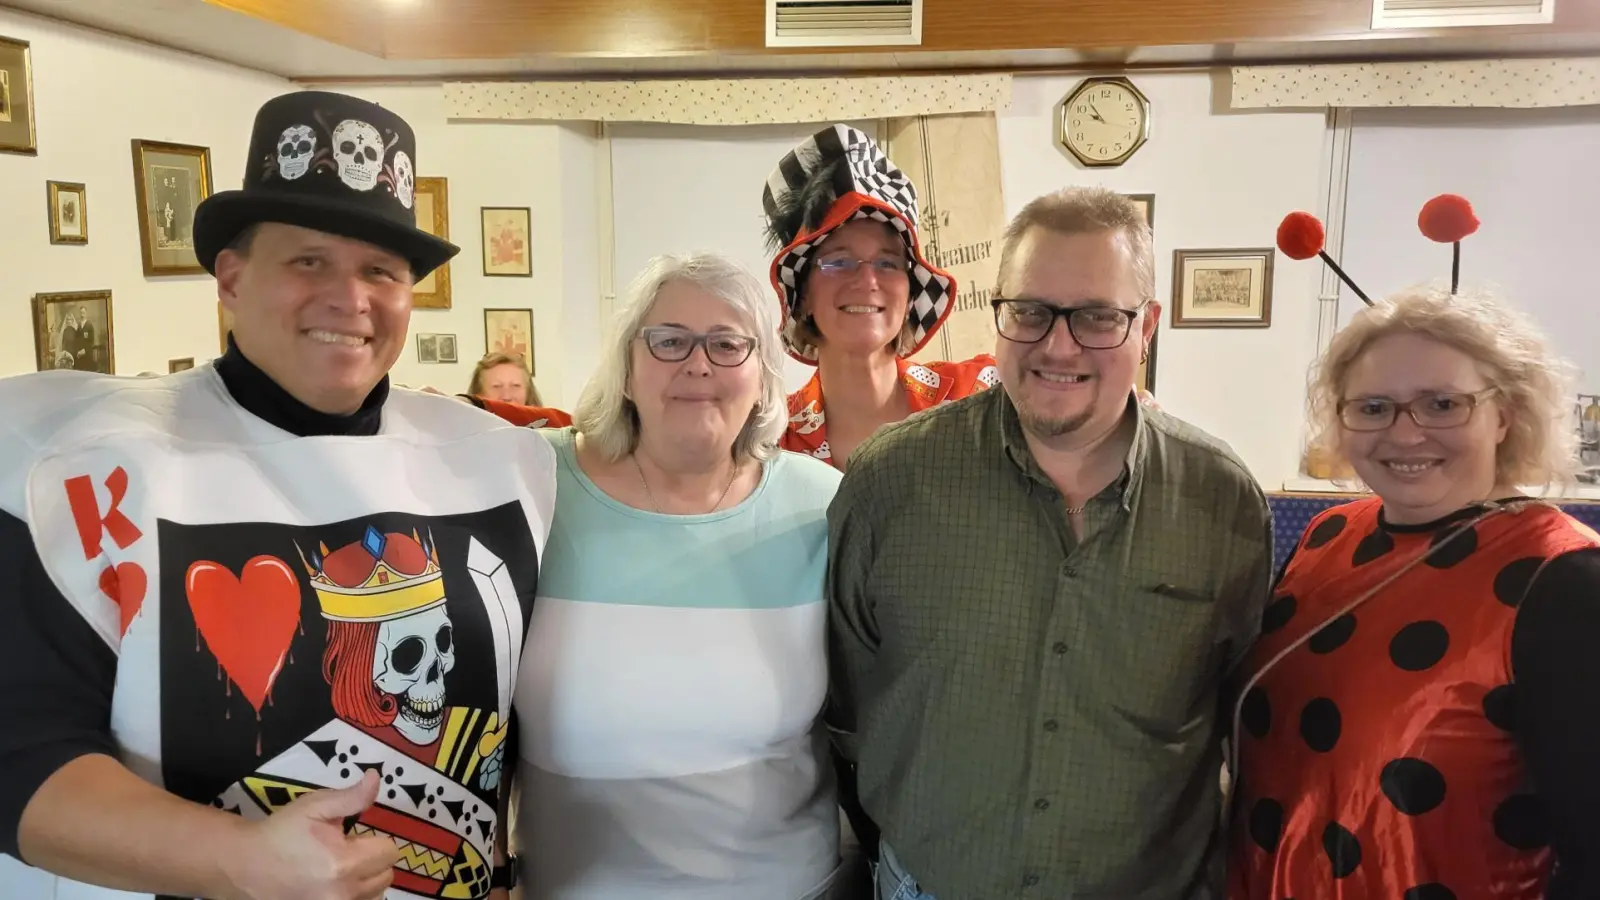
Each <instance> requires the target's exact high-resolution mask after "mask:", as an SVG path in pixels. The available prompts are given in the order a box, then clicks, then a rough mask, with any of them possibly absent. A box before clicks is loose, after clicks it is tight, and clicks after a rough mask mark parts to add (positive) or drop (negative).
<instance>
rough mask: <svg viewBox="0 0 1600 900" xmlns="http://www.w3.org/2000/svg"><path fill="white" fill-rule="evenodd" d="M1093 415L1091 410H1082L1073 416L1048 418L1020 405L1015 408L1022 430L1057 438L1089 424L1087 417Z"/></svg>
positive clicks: (1038, 435) (1043, 436)
mask: <svg viewBox="0 0 1600 900" xmlns="http://www.w3.org/2000/svg"><path fill="white" fill-rule="evenodd" d="M1093 415H1094V411H1093V410H1087V409H1086V410H1084V411H1083V412H1081V413H1078V414H1077V415H1074V416H1067V417H1065V418H1059V419H1050V418H1046V417H1044V416H1038V415H1034V414H1033V413H1032V412H1030V411H1029V410H1025V409H1023V408H1021V407H1020V406H1019V407H1018V408H1017V419H1018V420H1020V421H1021V422H1022V428H1023V430H1025V431H1027V432H1029V433H1031V434H1033V435H1034V436H1035V437H1038V438H1044V439H1049V438H1058V437H1061V436H1062V435H1066V434H1072V433H1073V432H1075V431H1077V430H1079V429H1080V428H1082V427H1083V426H1085V425H1087V424H1089V419H1090V418H1091V417H1092V416H1093Z"/></svg>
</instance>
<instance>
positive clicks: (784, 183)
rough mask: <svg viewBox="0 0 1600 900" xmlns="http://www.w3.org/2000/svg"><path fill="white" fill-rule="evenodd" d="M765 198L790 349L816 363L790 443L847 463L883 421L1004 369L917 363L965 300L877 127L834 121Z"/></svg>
mask: <svg viewBox="0 0 1600 900" xmlns="http://www.w3.org/2000/svg"><path fill="white" fill-rule="evenodd" d="M762 203H763V206H764V207H765V209H766V215H767V236H768V241H769V243H770V244H771V246H772V247H773V248H774V249H775V250H776V255H775V256H774V257H773V260H772V286H773V287H774V288H775V289H776V290H777V292H778V299H779V309H780V312H781V313H782V316H783V341H784V345H785V347H786V348H787V349H788V351H789V355H791V356H793V357H794V358H795V359H797V360H799V361H801V362H803V363H806V364H807V365H812V366H816V367H817V373H816V375H814V376H812V378H811V380H810V382H808V383H807V384H806V385H805V386H804V387H802V388H801V389H800V390H799V391H797V392H795V393H794V394H792V395H790V397H789V402H788V410H789V423H788V430H787V431H786V432H785V433H784V436H783V447H784V449H786V450H794V451H797V452H800V453H806V454H809V455H811V456H814V457H816V458H818V459H822V460H826V461H827V462H828V463H829V464H831V465H833V466H835V467H836V468H839V469H843V468H844V467H845V464H846V461H847V460H848V459H849V456H850V453H851V452H852V451H854V450H855V448H856V446H857V445H859V444H860V443H861V442H862V441H864V440H866V439H867V438H868V437H870V436H871V435H872V433H873V432H874V431H877V430H878V429H879V428H880V427H882V426H884V425H887V424H890V423H892V422H898V421H900V420H901V419H904V418H905V417H907V416H909V415H911V414H912V413H914V412H917V411H919V410H923V409H927V408H928V407H930V406H934V405H937V404H939V403H945V402H948V401H951V400H959V399H961V398H962V397H965V396H967V395H969V394H972V393H975V392H977V391H981V390H983V389H985V388H988V387H991V386H993V385H994V384H995V383H996V382H997V381H998V380H999V375H998V371H997V370H996V369H995V365H994V358H993V357H992V356H989V355H988V354H983V355H979V356H976V357H973V358H972V359H969V360H965V361H962V362H932V363H913V362H910V361H909V357H911V356H912V355H913V354H915V353H916V352H917V351H919V350H921V349H922V348H923V347H924V346H926V345H927V343H928V342H929V341H930V340H932V339H933V336H934V335H935V334H936V333H937V332H938V331H939V328H940V327H941V326H943V325H944V322H945V320H946V319H948V318H949V317H950V313H951V311H952V310H953V309H954V308H955V297H956V281H955V279H954V278H952V277H951V276H950V275H949V274H948V273H946V272H944V271H942V270H940V269H938V268H936V267H935V266H934V265H933V264H932V263H930V262H929V261H928V260H927V259H925V258H924V257H923V255H922V250H921V247H920V244H919V241H918V237H917V191H916V188H915V187H914V186H913V185H912V184H911V181H910V179H908V178H906V176H905V174H904V173H903V172H901V171H900V170H899V169H897V168H895V167H894V165H893V163H891V162H890V161H889V159H888V157H886V156H885V155H884V153H883V151H882V150H881V149H880V148H879V147H878V145H877V144H876V143H875V142H874V141H873V140H872V139H871V138H870V137H868V136H867V135H865V134H863V133H862V132H860V131H858V130H856V129H854V128H851V127H850V126H848V125H832V126H829V127H828V128H826V129H824V130H822V131H820V132H818V133H817V134H815V135H813V136H812V137H811V138H809V139H808V140H807V141H806V142H805V143H804V144H801V145H800V146H799V147H797V148H795V149H794V150H793V151H791V152H790V153H789V154H788V155H787V156H785V157H784V158H783V160H781V161H780V162H779V163H778V167H777V168H776V169H775V170H774V171H773V173H772V177H771V178H770V179H768V181H767V186H766V190H765V192H764V194H763V196H762Z"/></svg>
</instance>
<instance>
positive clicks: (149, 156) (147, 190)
mask: <svg viewBox="0 0 1600 900" xmlns="http://www.w3.org/2000/svg"><path fill="white" fill-rule="evenodd" d="M133 183H134V195H135V197H136V199H137V200H138V208H139V258H140V260H141V261H142V262H143V263H144V274H145V275H146V276H151V277H154V276H161V275H199V274H204V273H205V269H204V268H202V267H201V266H200V260H199V258H198V257H196V256H195V254H194V211H195V209H196V208H198V207H199V206H200V201H202V200H204V199H206V198H207V197H209V196H211V150H210V148H207V147H194V146H190V145H188V144H167V143H162V142H160V141H142V140H139V139H137V138H135V139H134V141H133Z"/></svg>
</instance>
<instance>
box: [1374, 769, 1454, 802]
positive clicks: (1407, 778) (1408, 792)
mask: <svg viewBox="0 0 1600 900" xmlns="http://www.w3.org/2000/svg"><path fill="white" fill-rule="evenodd" d="M1378 783H1379V784H1380V785H1382V787H1383V795H1384V796H1385V797H1388V798H1389V802H1390V803H1393V804H1394V808H1395V809H1398V810H1400V811H1401V812H1402V813H1405V814H1406V815H1408V816H1420V815H1422V814H1423V813H1426V812H1432V811H1433V810H1435V809H1438V808H1439V804H1441V803H1443V802H1444V776H1443V775H1442V774H1440V773H1439V770H1438V769H1435V768H1434V767H1433V766H1431V765H1429V764H1428V763H1426V762H1424V761H1422V760H1420V759H1413V758H1410V757H1407V758H1404V759H1397V760H1395V761H1393V762H1391V763H1389V764H1388V765H1386V766H1384V767H1383V774H1382V775H1381V776H1380V777H1379V779H1378Z"/></svg>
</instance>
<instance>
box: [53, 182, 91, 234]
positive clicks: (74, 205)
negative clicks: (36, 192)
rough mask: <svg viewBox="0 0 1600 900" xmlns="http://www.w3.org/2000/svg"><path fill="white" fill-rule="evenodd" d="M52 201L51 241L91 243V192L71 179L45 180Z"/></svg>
mask: <svg viewBox="0 0 1600 900" xmlns="http://www.w3.org/2000/svg"><path fill="white" fill-rule="evenodd" d="M45 192H46V197H47V199H48V200H49V202H50V243H52V244H87V243H89V194H88V190H87V189H86V188H85V187H84V186H83V185H81V184H78V183H76V182H71V181H47V182H45Z"/></svg>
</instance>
